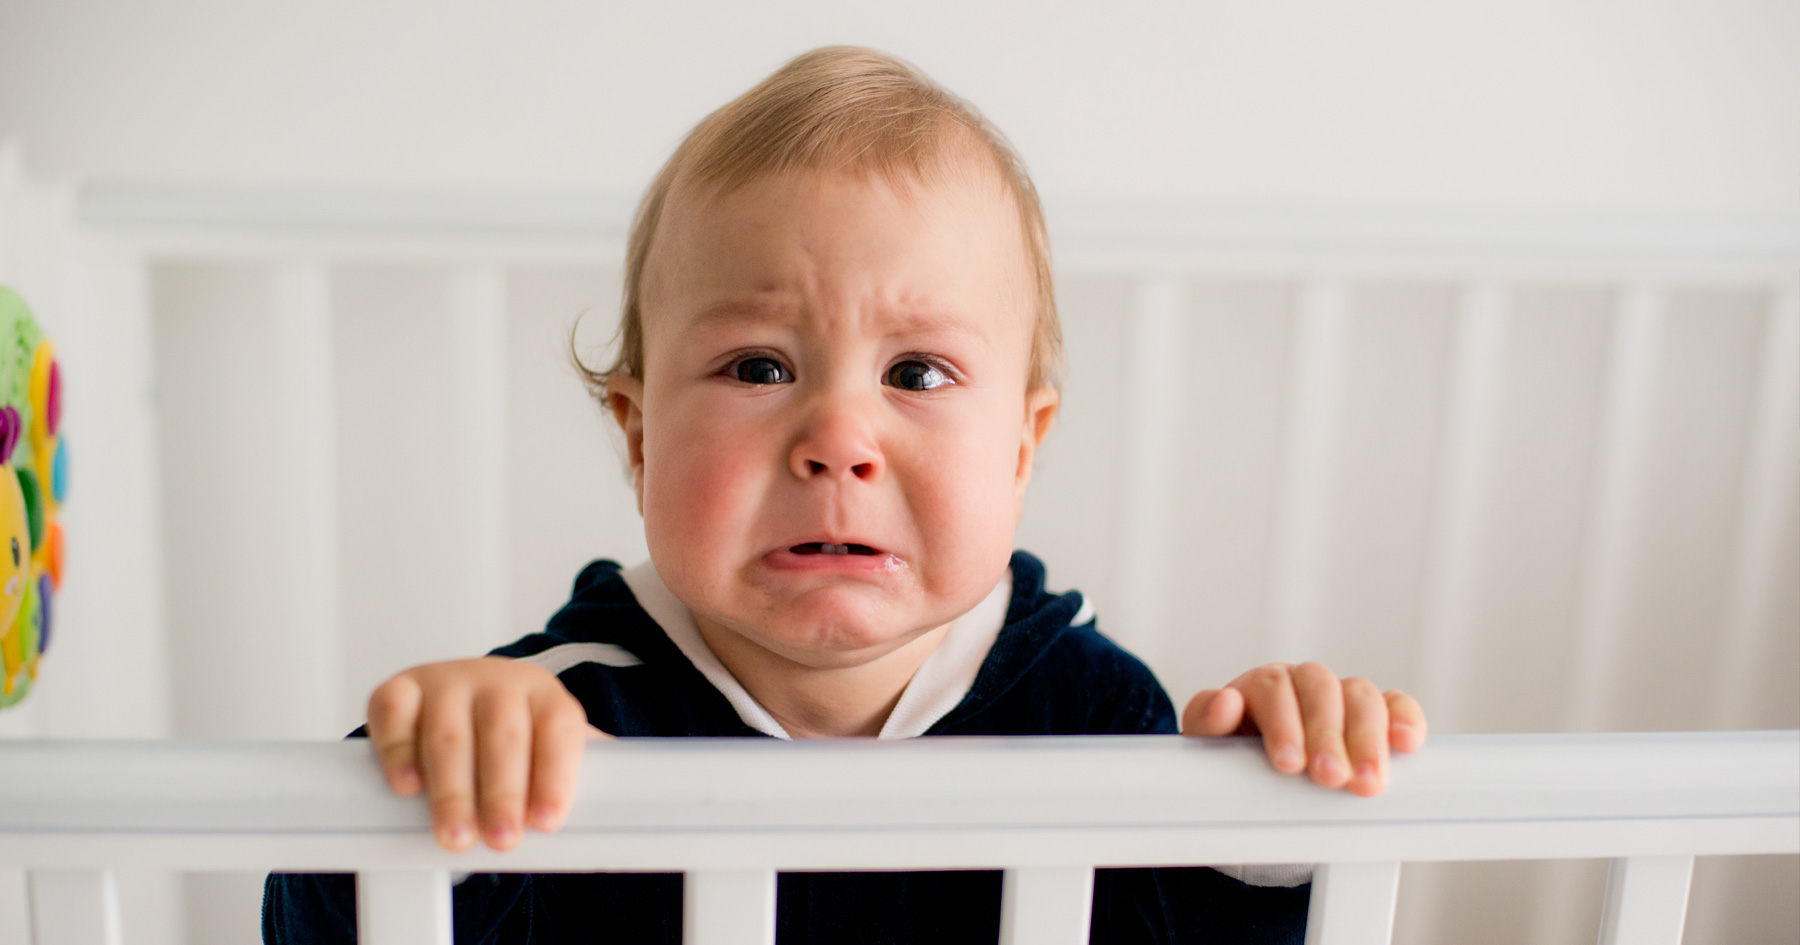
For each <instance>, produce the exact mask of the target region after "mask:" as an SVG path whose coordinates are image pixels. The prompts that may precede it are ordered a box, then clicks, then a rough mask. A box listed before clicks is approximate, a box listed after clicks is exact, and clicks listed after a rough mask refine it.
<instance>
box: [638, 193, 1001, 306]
mask: <svg viewBox="0 0 1800 945" xmlns="http://www.w3.org/2000/svg"><path fill="white" fill-rule="evenodd" d="M660 222H661V225H660V226H659V227H658V230H657V233H656V235H655V238H654V239H653V240H652V241H651V244H650V247H649V253H648V256H647V258H646V259H645V273H644V274H645V280H644V289H645V293H644V295H645V297H644V302H645V314H646V315H650V314H652V313H654V312H655V311H656V310H658V309H660V308H663V307H664V306H665V305H666V304H669V303H675V302H679V303H681V304H682V305H683V307H690V308H691V307H692V306H694V305H703V306H708V307H710V306H714V305H719V304H724V303H730V304H738V305H740V307H742V308H745V309H747V310H748V311H749V312H750V313H753V314H758V313H761V312H762V311H763V310H765V309H767V308H769V307H771V306H778V305H779V304H781V303H782V301H783V297H784V296H792V295H793V294H794V293H795V292H797V291H802V290H820V291H823V290H829V289H832V288H841V287H842V286H834V284H833V283H834V280H835V281H836V282H838V283H843V284H846V285H851V286H855V285H857V284H858V283H859V280H873V281H876V282H880V281H881V280H888V281H890V282H891V284H889V285H882V286H880V288H882V289H884V290H886V291H890V292H892V293H896V296H895V298H894V299H893V300H892V301H893V302H894V303H895V304H896V305H900V304H906V305H912V306H915V307H925V308H931V307H940V308H941V307H944V305H945V302H944V299H945V298H954V297H957V296H959V295H960V296H961V297H963V299H964V301H968V299H969V296H970V294H971V293H979V292H982V291H998V292H1001V293H1003V294H1004V295H1005V296H1006V297H1005V298H1004V299H983V300H981V301H982V308H983V309H984V310H985V309H989V308H993V307H994V306H995V305H996V304H1000V305H1002V306H1003V307H1004V308H1007V309H1012V308H1015V307H1016V306H1018V305H1020V304H1025V305H1027V306H1029V305H1030V303H1031V301H1032V300H1029V299H1026V298H1024V297H1023V296H1026V295H1031V296H1034V295H1035V294H1034V293H1033V292H1032V288H1033V285H1032V275H1033V268H1032V263H1031V259H1030V255H1029V250H1028V248H1027V246H1026V240H1025V235H1024V233H1023V227H1022V226H1021V224H1020V215H1019V209H1018V205H1017V203H1016V201H1015V199H1014V197H1013V195H1012V193H1011V191H1010V189H1009V188H1008V187H1007V185H1006V183H1005V181H1004V179H1003V178H1001V177H1000V176H999V175H998V174H996V173H994V172H992V171H985V172H984V171H982V170H981V169H980V165H972V166H969V167H966V168H961V169H956V168H946V170H945V172H944V173H937V174H931V175H914V174H908V173H895V174H885V173H881V172H879V171H877V170H872V169H862V168H853V169H847V170H836V171H817V170H810V169H803V170H796V171H787V172H781V173H774V174H765V175H761V176H759V177H756V178H753V179H749V180H746V181H743V182H740V183H735V184H734V185H730V186H721V185H715V186H688V187H679V188H675V189H673V190H672V191H671V193H670V195H669V200H668V202H667V203H666V204H665V206H664V211H663V217H662V220H661V221H660ZM721 293H723V294H725V295H726V296H727V297H725V298H714V297H713V296H716V295H719V294H721ZM696 296H698V297H696ZM752 301H754V303H755V304H751V303H752Z"/></svg>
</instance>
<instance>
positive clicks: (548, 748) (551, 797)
mask: <svg viewBox="0 0 1800 945" xmlns="http://www.w3.org/2000/svg"><path fill="white" fill-rule="evenodd" d="M558 696H561V698H558ZM531 715H532V729H531V796H530V800H529V803H528V806H527V807H526V810H525V819H526V822H527V823H529V824H530V825H531V826H532V827H533V828H534V829H537V830H555V829H557V828H558V827H561V826H562V823H563V820H564V819H565V818H567V817H568V816H569V804H570V802H571V801H572V800H573V799H574V797H575V784H576V782H577V780H579V778H580V775H581V756H582V746H583V745H584V744H585V743H586V742H587V741H588V740H589V739H594V738H610V737H611V736H609V735H607V734H606V733H605V732H602V731H600V730H599V729H597V728H595V727H593V726H592V725H589V724H588V721H587V715H586V713H584V712H583V711H582V709H581V705H580V703H578V702H576V701H575V700H574V699H572V698H569V697H568V693H567V692H566V691H564V692H537V693H533V695H532V699H531Z"/></svg>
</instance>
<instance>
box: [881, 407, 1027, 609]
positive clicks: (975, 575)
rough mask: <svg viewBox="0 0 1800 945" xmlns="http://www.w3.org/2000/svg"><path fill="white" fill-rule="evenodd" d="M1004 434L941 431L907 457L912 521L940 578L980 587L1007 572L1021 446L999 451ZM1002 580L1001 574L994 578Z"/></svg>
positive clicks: (934, 572)
mask: <svg viewBox="0 0 1800 945" xmlns="http://www.w3.org/2000/svg"><path fill="white" fill-rule="evenodd" d="M1004 437H1005V433H1004V431H998V430H994V429H991V428H981V429H970V430H960V431H957V434H956V435H954V436H947V435H945V434H944V433H943V432H942V431H940V432H939V433H938V435H937V436H935V437H933V438H932V440H931V441H929V442H925V443H921V444H920V446H921V447H922V448H921V449H919V450H917V451H915V452H913V455H911V456H909V458H908V463H907V466H908V468H907V469H906V470H905V472H904V473H903V475H904V477H905V478H906V479H908V480H910V481H911V482H912V484H913V485H912V488H909V489H907V490H905V491H906V493H907V497H908V499H907V500H908V503H909V504H910V505H911V507H912V511H913V518H914V520H915V522H917V524H918V526H919V531H920V533H921V534H922V535H923V536H924V538H925V546H926V551H927V556H928V557H929V558H930V559H931V560H930V562H929V568H930V571H931V572H933V574H934V575H935V577H936V579H937V580H939V581H945V582H948V583H961V582H962V580H963V579H965V578H966V579H967V580H971V581H974V582H976V583H980V582H981V581H982V580H986V578H984V577H981V576H982V575H985V574H987V573H988V572H991V571H995V570H996V569H997V568H1003V567H1004V566H1005V562H1006V560H1007V557H1008V555H1009V554H1010V553H1011V551H1012V542H1013V533H1014V530H1015V529H1016V527H1017V525H1018V519H1017V512H1016V504H1015V500H1014V488H1013V475H1014V472H1015V470H1016V469H1017V465H1018V456H1017V451H1016V449H1002V448H1000V445H1001V444H1005V443H1006V440H1005V438H1004ZM996 579H997V576H996Z"/></svg>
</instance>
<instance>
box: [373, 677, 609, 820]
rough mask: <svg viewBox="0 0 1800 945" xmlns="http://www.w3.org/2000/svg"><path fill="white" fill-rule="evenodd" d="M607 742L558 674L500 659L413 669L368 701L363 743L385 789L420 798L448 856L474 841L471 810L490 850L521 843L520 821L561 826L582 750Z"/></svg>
mask: <svg viewBox="0 0 1800 945" xmlns="http://www.w3.org/2000/svg"><path fill="white" fill-rule="evenodd" d="M606 737H608V736H607V735H606V734H605V733H604V732H601V731H600V730H599V729H597V728H594V727H593V726H591V725H589V724H588V721H587V713H586V712H584V711H583V710H582V708H581V703H580V702H578V701H576V699H575V697H574V696H572V695H570V694H569V690H567V689H565V688H563V684H562V683H561V682H560V681H558V680H557V678H556V677H555V676H553V675H551V674H550V673H549V672H547V671H545V670H544V669H542V668H540V667H537V666H533V665H532V664H530V663H521V662H518V661H516V660H509V659H505V658H502V657H497V656H485V657H482V658H480V659H472V660H455V661H452V662H448V663H428V664H426V665H424V666H415V667H413V668H412V669H409V670H406V671H405V672H402V673H400V674H398V675H396V676H394V677H393V678H392V679H389V680H388V681H387V682H384V683H382V684H381V685H380V686H378V687H376V689H375V693H374V694H373V695H371V696H370V697H369V740H370V741H371V742H373V743H374V746H375V753H376V755H377V756H378V757H380V759H381V768H382V772H383V773H384V774H385V775H387V781H388V784H389V786H391V787H392V788H393V789H394V791H395V792H397V793H399V794H403V795H405V796H407V797H411V796H413V795H414V794H417V793H419V789H420V788H424V789H425V790H426V792H427V793H428V794H429V796H430V798H431V825H432V830H433V831H434V832H435V833H436V834H437V840H438V843H439V844H440V845H442V846H443V847H444V849H446V850H466V849H468V848H469V846H470V845H471V844H472V843H474V841H475V823H476V818H477V812H479V819H480V825H481V835H482V837H483V838H484V839H486V840H487V845H488V846H490V847H493V848H494V849H496V850H509V849H511V848H512V847H513V846H514V845H516V844H517V843H518V842H519V837H520V835H521V833H522V831H523V827H522V826H521V823H522V822H523V823H529V824H530V825H531V826H532V827H534V828H536V829H538V830H555V829H556V828H557V827H560V826H562V822H563V818H564V817H566V816H568V813H569V803H570V801H571V800H572V799H573V798H574V796H575V781H576V778H577V776H578V775H579V774H580V773H581V756H582V747H583V745H584V744H585V743H586V741H587V740H588V739H589V738H606Z"/></svg>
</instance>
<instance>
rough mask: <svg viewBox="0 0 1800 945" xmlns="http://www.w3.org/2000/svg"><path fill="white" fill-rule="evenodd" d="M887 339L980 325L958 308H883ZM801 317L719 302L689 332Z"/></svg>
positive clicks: (739, 301)
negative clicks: (888, 337)
mask: <svg viewBox="0 0 1800 945" xmlns="http://www.w3.org/2000/svg"><path fill="white" fill-rule="evenodd" d="M876 317H877V318H878V319H879V320H880V324H881V327H882V329H883V330H884V333H885V334H887V335H889V336H890V337H900V336H918V335H929V334H935V333H941V332H945V331H949V332H954V333H957V334H966V335H979V334H980V333H981V330H980V322H979V320H978V319H975V318H972V317H970V315H969V313H967V312H964V311H962V310H960V309H954V308H944V307H940V306H933V305H907V306H883V307H882V308H881V309H880V311H879V313H878V314H877V316H876ZM803 319H804V314H803V313H802V312H801V311H800V310H797V309H795V308H794V307H793V306H792V305H791V304H789V303H786V302H783V301H777V300H774V299H754V298H751V299H745V298H736V299H721V300H719V301H717V302H712V303H710V304H708V305H706V306H705V307H703V308H701V309H700V310H699V311H698V312H697V313H695V315H694V317H693V320H692V322H690V323H689V325H688V327H689V329H691V330H706V329H712V328H728V327H731V326H733V325H742V324H751V325H755V324H762V325H767V324H771V323H778V324H779V323H790V322H799V321H802V320H803Z"/></svg>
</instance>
